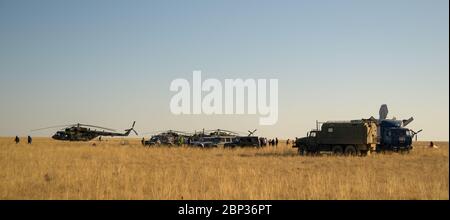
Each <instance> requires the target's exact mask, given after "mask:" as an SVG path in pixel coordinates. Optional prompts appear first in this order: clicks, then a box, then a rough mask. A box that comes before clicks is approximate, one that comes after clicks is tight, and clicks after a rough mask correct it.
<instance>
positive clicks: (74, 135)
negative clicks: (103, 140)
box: [32, 121, 138, 141]
mask: <svg viewBox="0 0 450 220" xmlns="http://www.w3.org/2000/svg"><path fill="white" fill-rule="evenodd" d="M135 124H136V121H134V122H133V125H132V126H131V128H129V129H126V130H125V132H124V133H118V132H116V131H115V130H114V129H110V128H105V127H100V126H95V125H87V124H80V123H78V124H72V125H60V126H52V127H46V128H40V129H35V130H32V132H34V131H40V130H46V129H51V128H58V127H66V128H65V129H64V130H60V131H57V132H56V133H55V134H54V135H53V136H52V138H53V139H55V140H59V141H90V140H92V139H94V138H97V137H101V136H109V137H126V136H128V135H129V134H130V133H131V131H133V132H134V133H135V134H136V135H138V133H137V132H136V130H134V125H135ZM97 129H99V130H97Z"/></svg>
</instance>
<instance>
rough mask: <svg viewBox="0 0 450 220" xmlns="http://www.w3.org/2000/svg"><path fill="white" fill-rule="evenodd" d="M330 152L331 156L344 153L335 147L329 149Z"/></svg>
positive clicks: (340, 148) (339, 147) (338, 147)
mask: <svg viewBox="0 0 450 220" xmlns="http://www.w3.org/2000/svg"><path fill="white" fill-rule="evenodd" d="M331 152H333V155H336V156H340V155H342V154H343V153H344V150H343V149H342V147H341V146H339V145H337V146H333V147H332V148H331Z"/></svg>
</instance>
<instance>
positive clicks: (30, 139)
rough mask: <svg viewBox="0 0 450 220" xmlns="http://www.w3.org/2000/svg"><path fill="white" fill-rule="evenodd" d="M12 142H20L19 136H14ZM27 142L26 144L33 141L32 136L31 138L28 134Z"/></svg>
mask: <svg viewBox="0 0 450 220" xmlns="http://www.w3.org/2000/svg"><path fill="white" fill-rule="evenodd" d="M14 142H16V144H18V143H19V142H20V138H19V136H16V138H14ZM27 142H28V144H31V142H33V138H31V136H30V135H28V137H27Z"/></svg>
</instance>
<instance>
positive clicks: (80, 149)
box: [0, 138, 449, 200]
mask: <svg viewBox="0 0 450 220" xmlns="http://www.w3.org/2000/svg"><path fill="white" fill-rule="evenodd" d="M119 142H120V139H114V140H113V139H110V140H108V141H103V142H101V143H98V142H95V143H96V144H97V146H95V147H93V146H92V143H94V142H89V143H86V142H82V143H80V142H78V143H76V142H58V141H54V140H50V139H46V138H40V139H39V138H35V140H34V143H33V145H27V144H25V143H20V144H18V145H16V144H14V143H13V141H12V138H0V167H1V170H0V199H257V200H260V199H264V200H265V199H301V200H303V199H446V200H447V199H449V191H448V189H449V155H448V152H449V150H448V142H438V143H437V145H438V146H440V148H439V149H428V148H426V147H425V145H426V143H416V144H415V145H416V147H415V149H414V151H413V152H412V153H410V154H408V155H400V154H384V155H374V154H373V155H371V156H370V157H332V156H321V157H301V156H298V155H297V154H296V151H295V150H294V149H292V148H290V147H288V146H285V145H283V144H282V145H281V146H279V147H278V148H276V149H274V148H271V147H268V148H265V149H233V150H228V149H222V148H218V149H209V150H202V149H193V148H184V147H183V148H175V147H174V148H167V147H164V148H144V147H142V146H141V145H140V143H139V140H129V142H130V143H129V145H125V146H122V145H120V143H119Z"/></svg>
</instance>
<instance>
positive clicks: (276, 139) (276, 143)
mask: <svg viewBox="0 0 450 220" xmlns="http://www.w3.org/2000/svg"><path fill="white" fill-rule="evenodd" d="M275 146H277V147H278V138H275Z"/></svg>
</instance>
